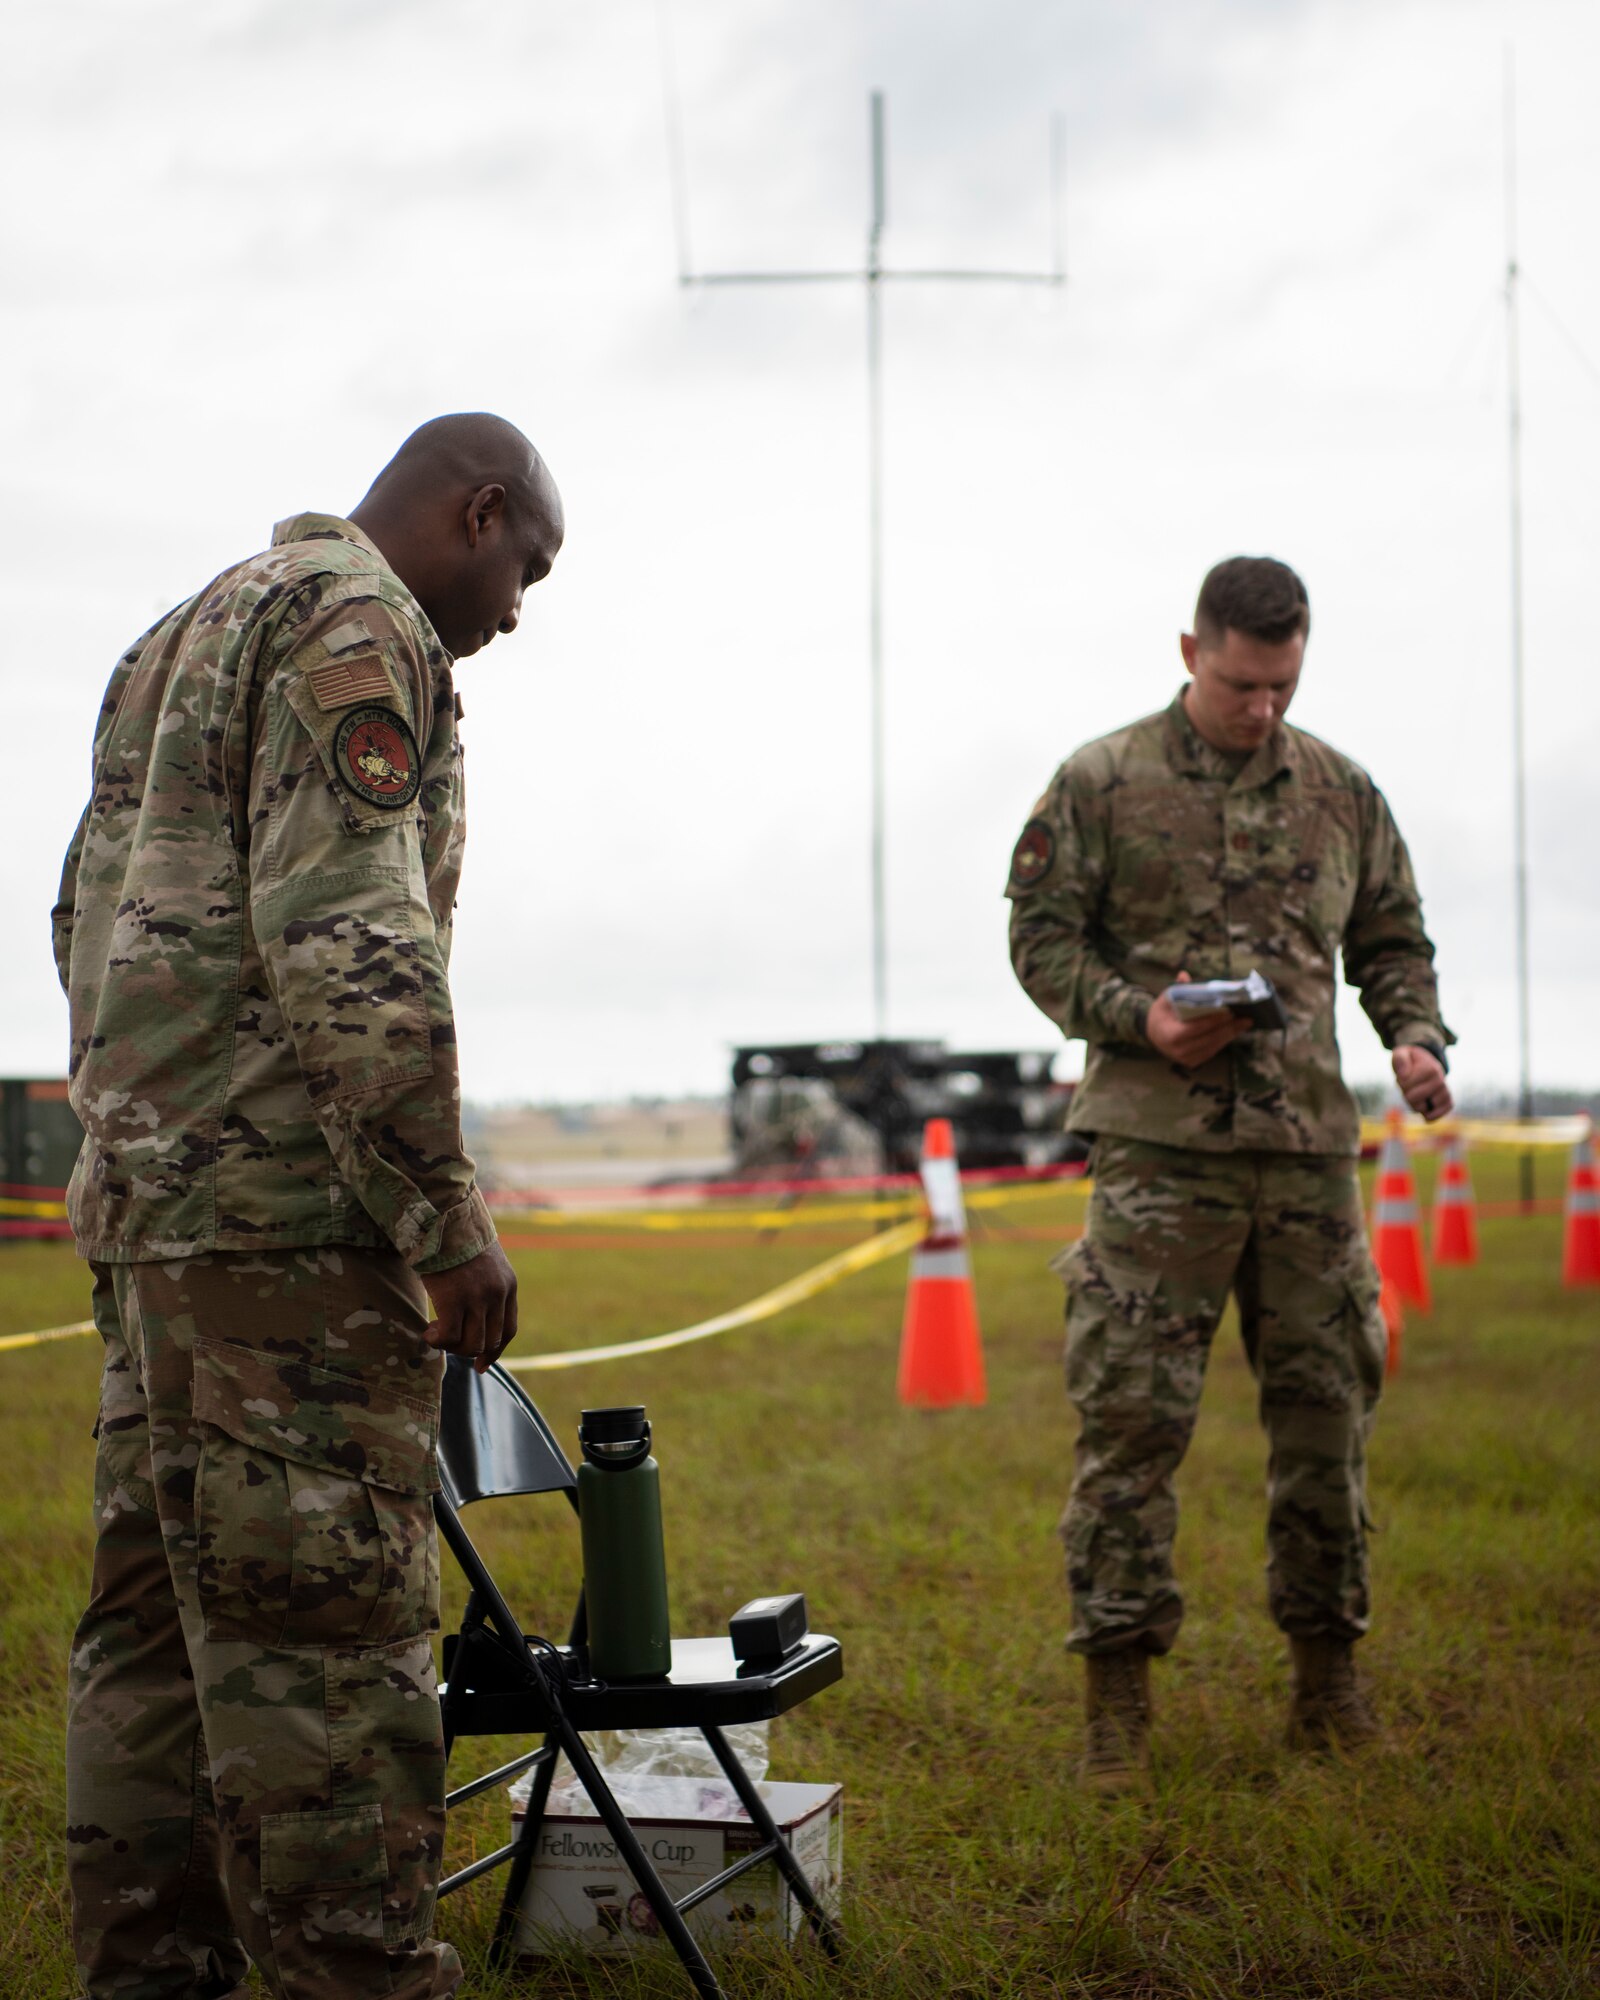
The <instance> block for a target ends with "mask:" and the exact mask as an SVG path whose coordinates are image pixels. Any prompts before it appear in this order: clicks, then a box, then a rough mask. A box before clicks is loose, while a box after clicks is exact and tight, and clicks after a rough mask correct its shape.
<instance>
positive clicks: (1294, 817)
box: [1007, 557, 1454, 1792]
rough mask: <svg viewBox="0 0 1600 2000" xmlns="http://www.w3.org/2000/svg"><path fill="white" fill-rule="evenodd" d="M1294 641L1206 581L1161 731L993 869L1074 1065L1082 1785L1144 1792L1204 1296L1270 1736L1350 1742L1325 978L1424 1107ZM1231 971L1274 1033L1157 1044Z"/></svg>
mask: <svg viewBox="0 0 1600 2000" xmlns="http://www.w3.org/2000/svg"><path fill="white" fill-rule="evenodd" d="M1309 628H1310V612H1309V607H1308V604H1307V601H1306V595H1305V589H1304V586H1303V585H1302V584H1301V582H1300V580H1299V578H1298V577H1297V576H1295V574H1294V572H1293V571H1292V570H1290V569H1288V568H1287V567H1286V566H1285V565H1284V564H1282V563H1277V562H1274V561H1272V560H1270V559H1269V558H1264V557H1262V558H1251V557H1236V558H1234V559H1233V560H1232V561H1230V562H1227V563H1223V564H1219V565H1218V567H1217V568H1216V569H1214V570H1213V571H1212V572H1211V574H1210V575H1209V576H1208V577H1207V578H1206V581H1205V584H1204V585H1203V587H1202V590H1201V594H1200V601H1199V604H1198V606H1197V609H1196V615H1195V630H1194V632H1193V633H1187V634H1185V635H1184V637H1183V641H1182V648H1183V654H1184V659H1185V663H1186V665H1187V666H1188V668H1189V672H1190V675H1191V679H1190V681H1189V683H1188V685H1187V686H1186V687H1185V689H1184V690H1183V691H1182V692H1181V693H1180V694H1179V696H1178V697H1177V699H1176V700H1175V701H1174V702H1173V703H1172V705H1171V707H1170V708H1168V709H1166V710H1165V711H1163V712H1161V713H1159V714H1156V715H1151V716H1147V717H1145V719H1144V720H1143V721H1140V722H1135V723H1133V724H1131V725H1130V726H1129V727H1127V728H1125V729H1121V730H1118V731H1117V732H1116V733H1115V734H1114V735H1111V736H1107V737H1103V738H1101V739H1100V740H1099V741H1098V742H1094V743H1090V744H1086V745H1085V746H1084V747H1083V748H1082V749H1081V750H1079V751H1077V752H1076V753H1075V754H1074V755H1073V756H1072V757H1070V758H1069V759H1068V760H1067V762H1066V763H1065V764H1063V765H1062V767H1061V769H1060V770H1059V771H1058V772H1057V773H1056V776H1055V777H1054V778H1053V779H1052V781H1051V783H1050V786H1049V789H1048V790H1047V791H1046V792H1045V794H1044V796H1043V797H1042V798H1041V799H1040V800H1039V802H1038V804H1037V805H1036V806H1035V807H1034V809H1033V813H1032V815H1031V816H1030V818H1029V820H1028V822H1027V825H1026V826H1025V828H1024V829H1023V832H1022V835H1021V838H1020V839H1019V840H1018V843H1017V846H1016V850H1015V852H1014V854H1013V857H1012V863H1011V875H1010V882H1009V886H1008V890H1007V894H1008V895H1009V897H1010V899H1011V904H1012V911H1011V954H1012V962H1013V964H1014V966H1015V968H1016V972H1017V977H1018V978H1019V979H1020V980H1021V982H1022V984H1023V986H1024V987H1025V988H1026V990H1027V992H1028V994H1029V996H1030V998H1031V999H1032V1000H1033V1001H1034V1002H1035V1004H1036V1005H1037V1006H1039V1007H1040V1008H1041V1009H1042V1010H1043V1011H1044V1012H1045V1013H1046V1014H1047V1015H1049V1017H1050V1018H1051V1020H1052V1021H1054V1022H1055V1023H1056V1024H1057V1026H1058V1027H1059V1028H1060V1029H1061V1030H1062V1032H1063V1034H1065V1035H1066V1036H1068V1037H1069V1038H1076V1037H1082V1038H1083V1040H1085V1041H1086V1042H1087V1044H1088V1050H1087V1058H1086V1062H1085V1066H1084V1076H1083V1082H1082V1083H1081V1084H1080V1086H1079V1087H1078V1090H1077V1091H1076V1093H1075V1095H1074V1097H1073V1100H1072V1110H1071V1116H1070V1121H1069V1122H1070V1124H1071V1126H1072V1128H1073V1129H1074V1130H1075V1131H1078V1132H1082V1133H1085V1134H1088V1135H1091V1136H1092V1138H1093V1142H1094V1151H1093V1159H1092V1172H1093V1175H1094V1193H1093V1196H1092V1199H1091V1202H1090V1208H1089V1220H1088V1228H1087V1231H1086V1233H1085V1235H1084V1238H1083V1240H1082V1241H1081V1242H1079V1243H1078V1244H1076V1245H1075V1246H1074V1247H1073V1248H1072V1249H1071V1250H1069V1251H1067V1252H1066V1253H1064V1254H1063V1255H1062V1256H1061V1257H1060V1258H1058V1259H1057V1260H1056V1265H1055V1268H1056V1269H1057V1270H1059V1271H1060V1273H1061V1275H1062V1277H1063V1278H1064V1280H1065V1282H1066V1287H1067V1387H1068V1393H1069V1394H1070V1396H1071V1398H1072V1400H1073V1402H1074V1404H1075V1405H1076V1407H1077V1409H1078V1412H1079V1416H1080V1420H1081V1422H1080V1431H1079V1438H1078V1447H1077V1471H1076V1477H1075V1479H1074V1482H1073V1487H1072V1493H1071V1497H1070V1499H1069V1501H1068V1504H1067V1509H1066V1513H1065V1515H1064V1516H1063V1519H1062V1524H1061V1533H1062V1539H1063V1542H1064V1544H1065V1547H1066V1559H1067V1579H1068V1584H1069V1587H1070V1590H1071V1595H1072V1608H1073V1623H1072V1628H1071V1632H1070V1634H1069V1636H1068V1640H1067V1644H1068V1647H1069V1649H1070V1650H1072V1651H1074V1652H1077V1653H1081V1654H1083V1655H1085V1657H1086V1665H1087V1676H1086V1678H1087V1697H1088V1700H1087V1713H1088V1733H1087V1746H1086V1751H1085V1757H1084V1764H1083V1776H1084V1778H1085V1780H1086V1781H1087V1782H1088V1783H1089V1784H1090V1785H1091V1786H1092V1787H1093V1788H1095V1789H1097V1790H1100V1791H1105V1792H1120V1791H1127V1790H1142V1789H1144V1788H1145V1786H1146V1785H1147V1783H1148V1779H1147V1776H1146V1773H1147V1769H1148V1762H1149V1712H1150V1695H1149V1661H1150V1658H1151V1656H1152V1655H1153V1654H1161V1653H1165V1652H1166V1651H1168V1649H1169V1648H1170V1647H1171V1646H1172V1643H1173V1641H1174V1639H1175V1638H1176V1636H1177V1632H1178V1626H1179V1622H1180V1620H1181V1618H1182V1613H1183V1602H1182V1598H1181V1596H1180V1594H1179V1591H1178V1588H1177V1585H1176V1583H1175V1581H1174V1578H1173V1567H1172V1544H1173V1537H1174V1534H1175V1531H1176V1526H1177V1500H1176V1496H1175V1493H1174V1489H1173V1476H1174V1474H1175V1472H1176V1470H1177V1467H1178V1465H1179V1463H1180V1461H1181V1460H1182V1458H1183V1455H1184V1452H1185V1450H1186V1449H1187V1447H1188V1443H1189V1438H1190V1436H1191V1434H1192V1431H1193V1427H1194V1421H1195V1415H1196V1411H1197V1409H1198V1406H1199V1401H1200V1391H1201V1385H1202V1381H1203V1378H1204V1374H1205V1366H1206V1358H1207V1355H1208V1352H1209V1349H1210V1344H1211V1339H1212V1336H1213V1334H1214V1333H1215V1331H1216V1327H1217V1323H1218V1321H1219V1319H1220V1317H1221V1315H1222V1310H1223V1307H1224V1305H1225V1303H1226V1301H1227V1297H1228V1294H1229V1291H1230V1290H1231V1291H1232V1292H1233V1294H1234V1296H1235V1298H1236V1299H1237V1301H1238V1305H1239V1312H1240V1319H1241V1322H1242V1327H1243V1333H1244V1343H1245V1351H1246V1354H1247V1356H1248V1358H1249V1362H1250V1366H1251V1368H1252V1370H1253V1371H1254V1373H1255V1376H1256V1379H1257V1382H1258V1384H1259V1387H1260V1410H1261V1419H1262V1423H1263V1425H1264V1427H1265V1429H1266V1431H1267V1435H1268V1439H1269V1445H1270V1457H1269V1473H1268V1502H1267V1548H1268V1562H1267V1586H1268V1600H1269V1606H1270V1609H1271V1612H1272V1616H1273V1618H1274V1619H1275V1620H1276V1622H1277V1623H1278V1625H1279V1626H1280V1627H1281V1629H1282V1630H1283V1631H1284V1632H1286V1633H1287V1634H1288V1635H1289V1639H1290V1642H1291V1650H1292V1654H1293V1660H1294V1668H1295V1693H1294V1699H1293V1705H1292V1708H1291V1715H1290V1739H1291V1741H1292V1742H1294V1743H1295V1744H1297V1745H1303V1746H1307V1747H1325V1746H1329V1745H1338V1746H1341V1747H1344V1748H1353V1747H1355V1746H1356V1745H1357V1744H1358V1743H1360V1742H1363V1741H1365V1740H1367V1739H1369V1738H1370V1737H1371V1736H1372V1735H1373V1734H1374V1733H1375V1732H1376V1722H1375V1719H1374V1717H1373V1715H1372V1711H1371V1709H1370V1707H1369V1705H1368V1704H1367V1701H1366V1698H1365V1695H1364V1693H1363V1691H1362V1690H1361V1689H1360V1688H1359V1687H1358V1686H1357V1684H1356V1680H1355V1673H1354V1664H1353V1652H1352V1648H1353V1644H1354V1642H1355V1641H1356V1640H1357V1639H1359V1638H1360V1637H1361V1636H1362V1634H1363V1633H1365V1631H1366V1630H1367V1623H1368V1615H1369V1607H1368V1580H1367V1551H1366V1525H1367V1524H1366V1502H1365V1454H1366V1443H1367V1436H1368V1432H1369V1430H1370V1428H1371V1424H1372V1418H1373V1412H1374V1409H1375V1407H1376V1404H1377V1400H1378V1394H1379V1390H1380V1388H1381V1386H1382V1381H1383V1368H1384V1352H1385V1337H1384V1329H1383V1323H1382V1319H1381V1316H1380V1313H1379V1309H1378V1287H1377V1282H1376V1278H1375V1274H1374V1272H1373V1268H1372V1263H1371V1259H1370V1256H1369V1254H1368V1250H1367V1241H1366V1233H1365V1230H1364V1227H1363V1222H1362V1213H1361V1201H1360V1195H1359V1192H1358V1189H1357V1183H1356V1175H1355V1165H1356V1157H1357V1153H1358V1151H1359V1135H1360V1127H1359V1120H1358V1117H1357V1113H1356V1108H1355V1105H1354V1103H1353V1102H1352V1100H1351V1097H1350V1094H1349V1092H1348V1091H1347V1090H1346V1088H1345V1086H1344V1083H1343V1081H1342V1079H1341V1076H1340V1070H1339V1050H1338V1045H1337V1042H1336V1040H1335V1036H1334V971H1335V963H1336V960H1337V958H1338V956H1339V954H1340V953H1341V952H1342V954H1343V957H1344V967H1345V976H1346V978H1347V979H1348V980H1349V981H1350V982H1351V983H1352V984H1353V985H1355V986H1357V987H1359V988H1360V991H1361V999H1362V1005H1363V1006H1364V1007H1365V1009H1366V1012H1367V1014H1368V1016H1369V1017H1370V1019H1371V1020H1372V1023H1373V1025H1374V1027H1375V1028H1376V1029H1377V1031H1378V1033H1379V1035H1380V1036H1381V1037H1382V1039H1383V1042H1384V1044H1385V1046H1386V1047H1388V1048H1390V1049H1392V1050H1393V1051H1394V1052H1395V1054H1394V1068H1395V1074H1396V1077H1397V1080H1398V1082H1399V1084H1400V1087H1401V1090H1402V1091H1403V1093H1404V1094H1405V1096H1406V1098H1407V1100H1408V1101H1409V1102H1410V1103H1411V1104H1412V1105H1413V1106H1414V1107H1415V1108H1416V1109H1417V1110H1419V1111H1421V1112H1422V1114H1423V1115H1424V1116H1425V1117H1428V1118H1438V1117H1442V1116H1443V1115H1444V1114H1445V1112H1446V1111H1448V1109H1449V1108H1450V1094H1449V1087H1448V1085H1447V1083H1446V1082H1445V1074H1444V1071H1445V1047H1446V1045H1447V1044H1448V1043H1449V1042H1451V1041H1453V1040H1454V1037H1453V1036H1452V1035H1451V1034H1450V1032H1449V1030H1448V1029H1447V1028H1446V1027H1445V1025H1444V1023H1443V1021H1442V1020H1441V1018H1440V1014H1439V1005H1438V997H1437V992H1436V988H1435V982H1434V974H1433V947H1432V946H1431V945H1430V944H1429V942H1428V939H1427V937H1426V935H1425V934H1424V931H1423V928H1422V913H1421V905H1420V902H1419V899H1418V895H1417V888H1416V883H1415V881H1414V879H1413V876H1412V871H1411V863H1410V859H1409V857H1408V856H1407V853H1406V849H1405V844H1404V842H1403V841H1402V840H1401V838H1400V835H1399V833H1398V831H1397V830H1396V827H1395V823H1394V820H1393V818H1392V816H1391V814H1390V812H1389V808H1388V806H1387V804H1386V803H1385V801H1384V798H1383V795H1382V794H1381V793H1380V792H1379V791H1378V789H1377V788H1376V786H1375V785H1374V784H1373V782H1372V780H1371V779H1370V778H1369V777H1368V776H1367V774H1366V772H1365V771H1363V770H1362V769H1361V768H1360V766H1359V765H1356V764H1354V763H1352V762H1351V761H1350V759H1349V758H1347V757H1344V756H1342V755H1340V753H1339V752H1338V751H1336V750H1333V749H1330V748H1329V747H1328V745H1327V744H1325V743H1321V742H1319V741H1318V740H1317V738H1316V737H1314V736H1310V735H1308V734H1306V732H1304V731H1303V730H1299V729H1294V728H1291V727H1290V726H1289V725H1288V724H1287V723H1286V722H1285V721H1284V720H1283V716H1284V711H1285V709H1286V708H1287V707H1288V705H1289V702H1290V700H1291V699H1292V697H1293V694H1294V691H1295V687H1296V685H1297V684H1298V679H1299V673H1300V666H1301V660H1302V655H1303V652H1304V648H1305V641H1306V635H1307V633H1308V631H1309ZM1252 969H1259V970H1260V971H1261V972H1262V973H1263V974H1265V975H1266V976H1267V977H1268V978H1269V979H1270V980H1271V981H1272V982H1273V984H1274V985H1275V986H1276V988H1277V990H1278V993H1279V995H1280V997H1281V999H1282V1001H1283V1005H1284V1007H1285V1009H1286V1011H1287V1014H1288V1020H1289V1025H1288V1029H1287V1031H1286V1032H1269V1031H1261V1030H1254V1031H1247V1030H1246V1029H1245V1028H1244V1027H1243V1026H1242V1024H1241V1023H1240V1022H1238V1021H1237V1020H1235V1019H1234V1018H1233V1017H1231V1016H1229V1015H1226V1014H1218V1013H1215V1012H1213V1013H1209V1014H1205V1015H1202V1016H1201V1017H1200V1018H1198V1019H1192V1018H1185V1017H1183V1016H1182V1015H1180V1013H1179V1011H1178V1010H1176V1009H1175V1008H1174V1007H1173V1005H1172V1003H1171V1002H1170V1001H1168V1000H1166V999H1163V998H1162V997H1161V995H1162V994H1163V991H1164V989H1166V988H1167V987H1169V986H1171V985H1173V984H1174V983H1177V982H1180V981H1183V980H1187V979H1195V980H1206V979H1216V978H1242V977H1244V976H1245V975H1246V974H1247V973H1249V972H1250V971H1251V970H1252Z"/></svg>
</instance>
